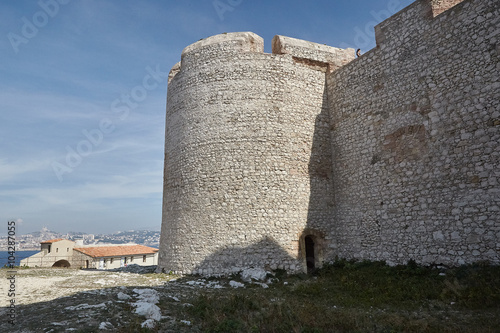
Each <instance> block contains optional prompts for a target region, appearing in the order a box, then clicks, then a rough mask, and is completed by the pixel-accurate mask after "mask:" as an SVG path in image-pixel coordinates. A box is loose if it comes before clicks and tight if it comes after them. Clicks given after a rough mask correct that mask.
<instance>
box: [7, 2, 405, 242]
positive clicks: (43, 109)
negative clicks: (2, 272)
mask: <svg viewBox="0 0 500 333" xmlns="http://www.w3.org/2000/svg"><path fill="white" fill-rule="evenodd" d="M411 2H412V1H411V0H380V1H375V0H350V1H344V0H338V1H331V0H330V1H323V0H318V1H305V0H302V1H299V0H288V1H269V0H268V1H263V0H253V1H250V0H208V1H194V0H191V1H165V0H163V1H160V0H149V1H148V0H144V1H138V0H120V1H118V0H107V1H105V0H100V1H98V0H85V1H82V0H40V1H1V2H0V38H1V39H0V54H1V61H0V73H1V74H0V107H1V109H0V221H3V222H2V223H4V227H1V224H0V235H5V234H6V230H7V221H8V220H16V221H18V234H24V233H28V232H32V231H36V230H40V229H41V228H42V226H46V227H48V228H49V229H51V230H54V231H59V232H68V231H83V232H88V233H107V232H114V231H118V230H129V229H153V230H154V229H156V230H159V228H160V225H161V209H162V207H161V204H162V184H163V179H162V177H163V145H164V127H165V125H164V123H165V104H166V90H167V83H166V77H165V76H166V74H167V73H168V71H169V70H170V68H171V67H172V66H173V65H174V64H175V63H176V62H178V61H179V60H180V54H181V52H182V49H183V48H184V47H186V46H187V45H189V44H191V43H194V42H196V41H198V40H199V39H201V38H206V37H208V36H211V35H215V34H219V33H223V32H235V31H252V32H255V33H256V34H258V35H260V36H261V37H263V38H264V40H265V51H266V52H270V51H271V50H270V48H271V46H270V45H271V39H272V37H273V36H274V35H276V34H280V35H285V36H290V37H295V38H300V39H306V40H310V41H313V42H317V43H321V44H327V45H331V46H337V47H348V46H350V47H354V48H358V47H359V48H361V49H362V50H363V51H367V50H369V49H370V48H372V47H373V46H374V36H373V25H374V24H375V23H378V22H380V21H381V20H383V19H385V18H386V17H387V16H388V15H389V14H392V13H394V12H395V11H398V10H400V9H402V8H404V7H406V6H407V5H409V4H410V3H411Z"/></svg>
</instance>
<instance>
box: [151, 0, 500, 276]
mask: <svg viewBox="0 0 500 333" xmlns="http://www.w3.org/2000/svg"><path fill="white" fill-rule="evenodd" d="M499 7H500V5H499V2H498V1H496V0H466V1H463V2H460V1H456V0H418V1H416V2H415V3H413V4H412V5H410V6H409V7H407V8H405V9H403V10H402V11H401V12H399V13H397V14H395V15H394V16H393V17H390V18H389V19H387V20H386V21H384V22H382V23H380V24H379V25H378V26H377V27H376V28H375V32H376V39H377V47H376V48H374V49H373V50H371V51H369V52H367V53H365V54H364V55H363V56H361V57H359V58H357V59H355V56H354V50H353V49H346V50H344V49H338V48H334V47H330V46H325V45H320V44H316V43H311V42H307V41H303V40H297V39H294V38H290V37H284V36H275V37H274V39H273V41H272V46H273V51H272V54H266V53H264V51H263V49H264V47H263V40H262V38H261V37H259V36H257V35H255V34H254V33H251V32H243V33H227V34H221V35H217V36H212V37H209V38H207V39H204V40H200V41H198V42H196V43H194V44H192V45H190V46H188V47H186V48H185V49H184V51H183V52H182V56H181V62H180V63H179V64H176V65H175V66H174V67H173V68H172V70H171V73H170V77H169V85H168V96H167V115H166V130H165V170H164V194H163V221H162V234H161V241H160V253H159V269H160V270H163V271H167V272H168V271H172V272H176V273H200V274H204V275H220V274H229V273H233V272H237V271H239V270H242V269H244V268H246V267H263V268H268V269H277V268H281V269H285V270H287V271H289V272H299V271H306V270H307V269H308V268H315V267H319V266H321V264H322V263H323V262H326V261H330V260H333V259H334V258H335V257H336V256H338V257H345V258H363V259H372V260H386V261H388V262H390V263H405V262H407V261H408V260H410V259H413V260H415V261H417V262H420V263H424V264H430V263H442V264H447V265H458V264H462V263H469V262H475V261H483V260H484V261H489V262H491V263H500V255H499V250H500V184H499V182H500V180H499V178H500V163H499V161H500V107H499V103H498V102H499V97H500V78H499V72H500V62H499V57H500V41H499V38H500V21H499V18H500V13H499Z"/></svg>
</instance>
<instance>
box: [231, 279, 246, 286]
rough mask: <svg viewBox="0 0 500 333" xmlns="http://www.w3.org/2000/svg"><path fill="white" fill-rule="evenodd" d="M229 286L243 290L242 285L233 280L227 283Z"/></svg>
mask: <svg viewBox="0 0 500 333" xmlns="http://www.w3.org/2000/svg"><path fill="white" fill-rule="evenodd" d="M229 285H230V286H231V287H233V288H245V285H244V284H243V283H241V282H238V281H234V280H231V281H229Z"/></svg>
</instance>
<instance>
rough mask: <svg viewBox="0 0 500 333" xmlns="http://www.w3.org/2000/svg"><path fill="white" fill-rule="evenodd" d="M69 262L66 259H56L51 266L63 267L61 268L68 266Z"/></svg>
mask: <svg viewBox="0 0 500 333" xmlns="http://www.w3.org/2000/svg"><path fill="white" fill-rule="evenodd" d="M70 266H71V265H70V263H69V261H67V260H58V261H56V262H55V263H54V265H52V267H63V268H68V267H70Z"/></svg>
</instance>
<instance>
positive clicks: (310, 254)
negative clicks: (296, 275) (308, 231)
mask: <svg viewBox="0 0 500 333" xmlns="http://www.w3.org/2000/svg"><path fill="white" fill-rule="evenodd" d="M304 243H305V248H306V265H307V272H308V273H310V272H312V271H314V269H315V268H316V259H315V255H314V239H313V238H312V236H306V237H305V238H304Z"/></svg>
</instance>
